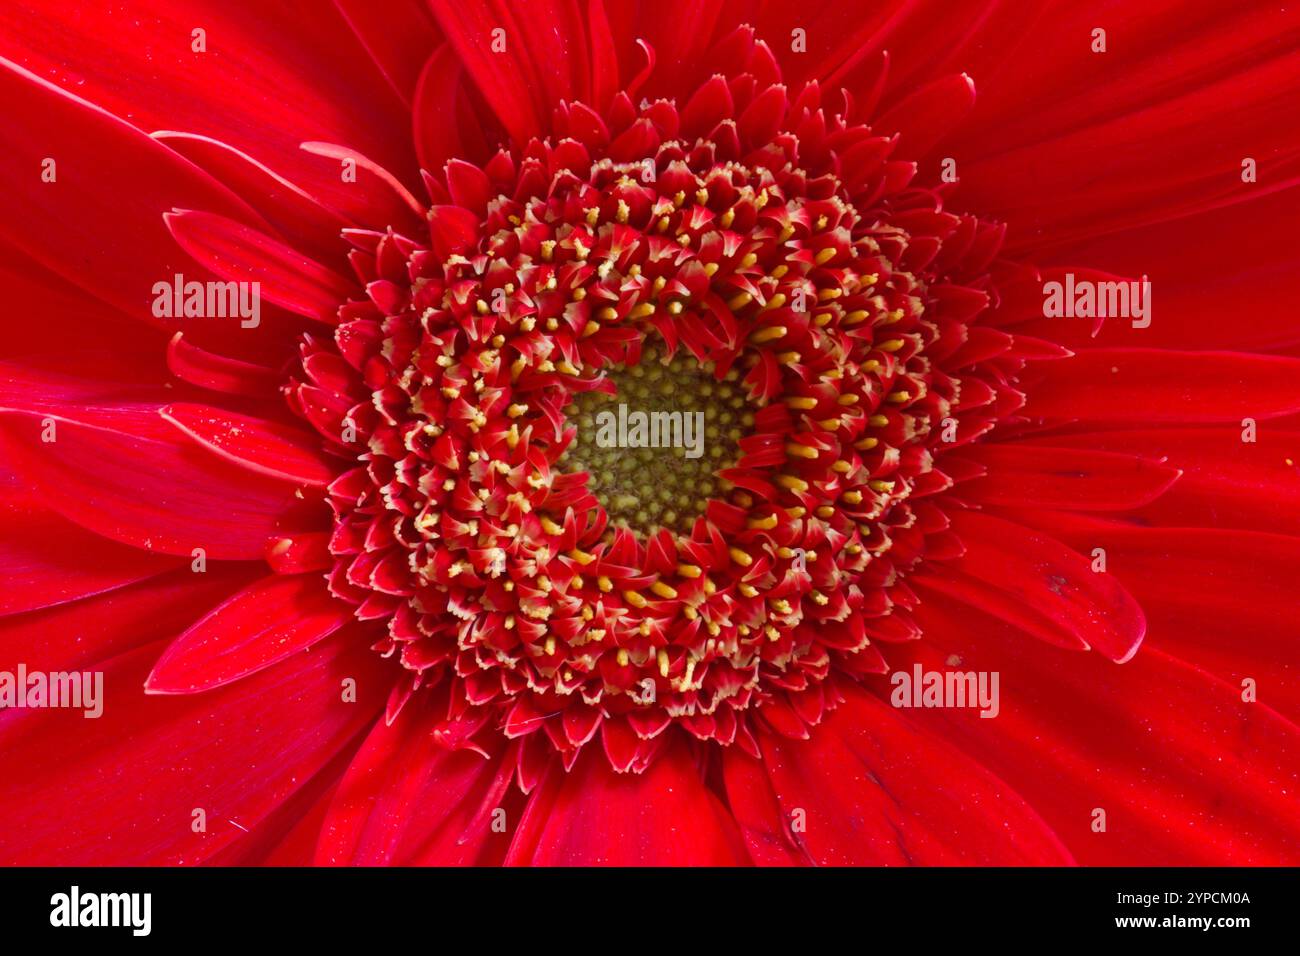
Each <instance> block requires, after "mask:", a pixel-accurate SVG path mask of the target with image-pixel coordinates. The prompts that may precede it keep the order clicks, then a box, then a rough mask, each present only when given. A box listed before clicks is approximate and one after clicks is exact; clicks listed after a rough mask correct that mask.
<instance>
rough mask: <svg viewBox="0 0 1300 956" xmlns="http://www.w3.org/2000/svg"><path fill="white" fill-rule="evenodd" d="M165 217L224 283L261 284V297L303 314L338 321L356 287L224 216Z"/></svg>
mask: <svg viewBox="0 0 1300 956" xmlns="http://www.w3.org/2000/svg"><path fill="white" fill-rule="evenodd" d="M163 218H164V219H165V220H166V222H167V228H168V229H170V230H171V234H172V236H173V237H174V238H175V239H176V241H177V242H178V243H180V245H181V247H182V248H183V249H184V250H185V251H186V252H188V253H189V254H190V255H191V256H193V257H194V258H195V260H197V261H198V262H200V263H202V264H203V265H204V266H207V267H208V268H209V269H211V270H212V271H213V272H215V273H216V274H217V275H219V276H221V277H222V278H224V279H229V280H233V281H235V282H259V283H261V296H262V297H263V298H264V299H265V300H266V301H267V302H273V303H275V304H276V305H280V306H283V307H284V308H286V309H288V310H289V311H291V312H295V313H297V314H298V315H304V316H307V317H308V318H312V319H318V320H320V321H321V322H328V323H333V322H334V321H335V316H336V313H337V312H338V308H339V306H340V305H342V304H343V303H344V301H346V300H347V298H348V296H349V294H350V293H352V291H353V288H352V286H351V284H350V283H349V282H348V281H347V280H345V279H343V278H342V277H340V276H338V275H337V274H335V273H334V272H332V271H330V270H329V269H327V268H326V267H325V266H323V265H321V264H320V263H318V262H315V261H314V260H312V259H309V258H307V257H306V256H304V255H302V254H301V253H299V252H296V251H295V250H293V249H290V248H289V247H288V246H286V245H284V244H282V243H280V242H277V241H276V240H274V239H272V238H271V237H270V236H267V235H266V234H265V233H261V232H258V231H257V230H256V229H250V228H248V227H247V226H244V225H241V224H239V223H237V222H235V221H234V220H231V219H227V218H225V217H224V216H217V215H214V214H212V213H208V212H194V211H192V210H185V209H181V210H177V211H176V212H169V213H166V214H165V215H164V216H163Z"/></svg>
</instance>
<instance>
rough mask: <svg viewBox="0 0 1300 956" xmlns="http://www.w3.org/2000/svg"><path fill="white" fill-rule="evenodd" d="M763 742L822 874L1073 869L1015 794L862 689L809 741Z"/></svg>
mask: <svg viewBox="0 0 1300 956" xmlns="http://www.w3.org/2000/svg"><path fill="white" fill-rule="evenodd" d="M759 741H760V743H761V745H762V748H763V756H764V765H765V766H766V767H767V771H768V774H769V776H770V777H771V780H772V788H773V790H774V792H775V793H776V798H777V801H778V803H779V805H780V807H781V810H782V813H783V816H784V817H785V820H786V822H787V823H788V824H789V825H790V826H791V830H792V832H793V835H794V838H795V839H797V840H799V842H800V843H801V845H802V847H803V850H804V852H805V853H807V854H808V856H809V857H810V858H811V859H812V860H813V861H815V862H816V863H819V864H821V865H850V866H879V865H882V864H883V865H890V864H919V865H922V866H927V865H954V864H975V865H984V866H988V865H994V866H1005V865H1021V866H1023V865H1043V864H1054V865H1060V864H1063V863H1069V862H1071V860H1070V854H1069V852H1068V851H1067V850H1066V849H1065V847H1064V846H1063V845H1062V844H1061V841H1060V840H1059V839H1058V838H1057V836H1056V834H1055V833H1053V832H1052V830H1051V829H1050V828H1049V827H1048V826H1047V824H1045V823H1044V822H1043V821H1042V819H1041V818H1040V817H1039V816H1038V814H1037V813H1035V812H1034V811H1033V810H1032V809H1031V808H1030V807H1029V805H1027V804H1026V803H1025V802H1024V800H1022V799H1021V798H1020V796H1019V795H1017V794H1016V793H1015V792H1014V791H1012V790H1011V788H1010V787H1008V786H1007V785H1006V784H1004V783H1003V782H1002V781H1001V780H999V779H997V778H996V777H994V776H993V775H992V774H990V773H989V772H988V771H987V770H985V769H984V768H983V767H981V766H979V765H978V764H976V763H974V762H972V761H970V760H968V759H967V758H966V757H964V756H963V755H962V754H961V753H960V752H959V751H957V750H956V749H954V748H952V747H951V746H949V745H948V744H946V743H944V742H943V741H942V740H941V739H939V738H938V737H935V736H932V735H930V734H927V733H925V732H924V731H921V730H919V729H917V728H916V727H915V726H913V725H912V724H911V723H910V722H908V721H907V720H905V719H904V718H903V716H902V715H901V714H900V713H899V712H898V711H896V710H893V709H891V708H890V707H889V706H888V705H886V704H884V703H883V702H881V701H879V700H877V699H876V698H874V697H871V696H869V695H868V694H866V693H864V692H863V691H861V690H859V689H858V688H856V687H850V688H848V689H847V690H846V699H845V701H844V702H843V703H842V704H841V705H840V706H839V707H838V708H836V709H835V711H833V712H832V713H831V714H830V715H829V717H828V718H827V719H826V720H825V721H823V722H822V723H821V724H820V725H818V727H817V728H816V729H815V731H814V733H813V735H812V737H811V738H810V739H809V740H807V741H797V740H789V739H788V738H785V737H779V736H776V735H772V734H760V735H759Z"/></svg>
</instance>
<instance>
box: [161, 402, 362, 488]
mask: <svg viewBox="0 0 1300 956" xmlns="http://www.w3.org/2000/svg"><path fill="white" fill-rule="evenodd" d="M159 414H160V415H162V417H163V419H164V420H166V421H168V422H171V424H173V425H175V426H176V427H177V428H179V429H180V430H181V431H182V432H184V433H185V434H186V435H188V436H189V437H190V438H192V439H194V440H195V441H196V442H198V443H199V444H200V445H202V446H203V447H204V448H207V449H209V450H211V451H212V452H214V453H216V454H217V455H220V456H221V457H222V458H224V459H225V460H226V461H231V462H234V463H235V464H236V465H239V466H241V467H244V468H248V469H249V470H251V471H255V472H257V473H259V474H263V475H268V476H270V477H272V478H279V479H281V480H283V481H292V482H295V483H300V484H304V485H309V486H311V487H314V488H323V487H324V486H325V485H327V484H329V483H330V482H331V481H333V480H334V479H335V478H336V477H337V472H338V471H340V470H342V466H339V467H338V468H335V467H333V466H331V465H330V464H329V463H328V462H326V460H325V459H324V458H323V457H322V456H321V455H320V453H319V451H318V447H319V444H320V443H319V441H317V440H315V439H314V438H313V437H312V436H311V435H310V434H308V433H306V432H303V431H300V430H299V429H296V428H289V427H287V426H284V425H277V424H275V423H274V422H268V421H263V420H261V419H259V418H250V417H249V416H247V415H240V414H238V413H236V412H228V411H226V410H224V409H219V408H210V407H208V406H206V405H188V404H181V403H177V404H174V405H168V406H167V407H166V408H163V409H160V410H159Z"/></svg>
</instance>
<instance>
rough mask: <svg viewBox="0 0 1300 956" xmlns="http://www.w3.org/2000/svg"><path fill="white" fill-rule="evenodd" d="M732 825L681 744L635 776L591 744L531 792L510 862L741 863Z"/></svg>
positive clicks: (740, 849)
mask: <svg viewBox="0 0 1300 956" xmlns="http://www.w3.org/2000/svg"><path fill="white" fill-rule="evenodd" d="M747 860H748V858H747V856H746V854H745V851H744V849H743V843H742V842H741V839H740V835H739V833H738V832H737V830H736V825H735V822H734V821H733V820H731V819H730V817H729V815H728V814H727V811H726V809H725V808H724V807H723V806H722V803H721V801H719V800H718V798H717V797H716V796H715V795H714V794H713V792H712V791H710V790H709V789H708V788H706V787H705V785H704V780H703V779H702V778H701V776H700V771H699V769H698V768H697V767H696V766H695V763H694V761H692V760H691V758H690V755H689V753H688V751H687V750H686V748H685V747H684V746H682V745H681V742H680V741H677V742H676V745H670V746H668V747H666V748H665V749H664V750H663V751H661V752H660V753H659V755H658V756H657V757H656V758H655V759H654V760H653V761H652V762H651V764H650V767H649V768H648V769H647V770H646V771H645V772H644V773H641V774H636V773H625V774H620V773H615V772H614V771H613V770H611V769H610V767H609V764H608V762H607V761H606V760H605V756H604V754H602V753H600V752H599V751H598V750H595V749H593V748H591V747H587V748H585V749H584V751H583V753H582V756H580V757H579V758H578V762H577V764H576V765H575V766H574V768H573V770H572V771H570V772H567V773H566V772H565V771H564V770H563V769H562V768H560V767H559V766H558V765H553V766H552V768H551V770H550V772H549V773H548V774H547V775H546V777H545V779H544V780H543V781H542V783H541V786H539V787H538V789H537V790H535V791H534V792H533V795H532V798H531V799H530V800H529V803H528V809H527V810H526V811H525V812H524V817H523V819H522V820H521V821H520V822H519V829H518V831H517V832H516V834H515V839H514V842H513V843H512V844H511V846H510V853H509V855H508V856H507V858H506V863H508V864H533V865H538V866H594V865H599V866H728V865H735V864H738V863H745V862H747Z"/></svg>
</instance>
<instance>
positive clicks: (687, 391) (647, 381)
mask: <svg viewBox="0 0 1300 956" xmlns="http://www.w3.org/2000/svg"><path fill="white" fill-rule="evenodd" d="M711 372H712V368H711V366H709V365H707V364H706V365H705V366H701V365H700V363H699V362H698V361H697V360H696V359H694V358H692V357H691V356H689V355H684V354H682V353H678V354H676V355H674V356H672V358H667V357H666V356H663V355H661V350H660V349H658V348H654V347H650V348H647V349H646V350H645V352H643V353H642V356H641V361H640V362H639V363H637V364H636V365H632V366H627V365H620V366H618V367H616V368H615V369H614V370H612V371H611V372H610V374H609V375H608V379H609V381H610V382H611V383H612V384H613V385H614V389H615V392H614V394H610V393H608V392H604V391H590V392H583V393H581V394H580V395H578V396H576V398H575V399H574V401H573V403H572V404H570V405H569V406H568V407H567V408H566V409H565V412H566V413H567V414H568V416H569V419H570V421H571V422H573V423H575V424H576V425H577V427H578V435H577V438H576V439H575V440H574V443H573V444H572V445H570V446H569V448H568V449H567V450H566V451H565V453H564V454H563V455H562V456H561V457H560V459H559V461H558V463H557V464H558V466H559V468H560V469H561V470H563V471H567V472H586V473H587V475H588V478H587V488H588V490H589V491H591V492H592V493H593V494H594V495H595V496H596V500H597V501H598V502H600V506H601V507H602V508H604V509H605V512H606V513H607V514H608V515H609V517H610V523H611V524H612V525H613V526H614V527H615V528H631V529H632V530H634V531H638V532H641V533H642V534H652V533H654V532H655V531H657V530H659V529H660V528H667V529H668V530H670V531H676V532H686V531H688V530H689V529H690V526H691V524H692V523H693V522H694V521H695V519H696V518H699V517H702V516H703V515H704V512H705V508H706V507H707V504H708V501H709V499H710V498H713V497H715V496H716V495H718V494H719V493H720V492H725V491H729V490H731V488H732V487H733V486H732V484H731V482H729V481H728V480H727V479H726V478H722V477H719V475H718V472H719V471H720V470H722V469H725V468H730V467H732V466H734V465H735V464H736V462H737V460H738V459H739V457H740V451H739V447H738V443H739V441H740V439H741V437H742V436H743V435H745V434H746V433H747V432H748V431H749V429H751V428H752V427H753V425H754V412H753V410H752V409H751V408H750V406H749V403H748V401H747V400H746V398H745V394H744V391H743V389H742V388H741V387H740V385H739V381H740V375H739V374H738V373H737V372H736V370H735V369H731V370H729V371H728V372H727V373H726V374H725V375H724V376H723V377H722V379H721V380H719V379H717V378H716V377H715V376H714V375H713V374H711Z"/></svg>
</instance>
